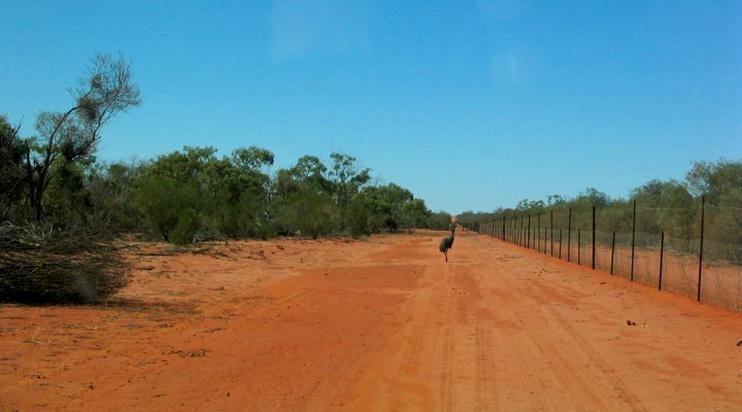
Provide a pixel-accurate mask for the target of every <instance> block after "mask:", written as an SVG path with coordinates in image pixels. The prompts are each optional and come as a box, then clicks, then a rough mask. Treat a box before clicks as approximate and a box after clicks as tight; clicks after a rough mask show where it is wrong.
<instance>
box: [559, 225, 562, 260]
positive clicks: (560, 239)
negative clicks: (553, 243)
mask: <svg viewBox="0 0 742 412" xmlns="http://www.w3.org/2000/svg"><path fill="white" fill-rule="evenodd" d="M561 258H562V228H559V259H561Z"/></svg>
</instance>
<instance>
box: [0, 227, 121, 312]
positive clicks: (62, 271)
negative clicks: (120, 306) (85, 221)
mask: <svg viewBox="0 0 742 412" xmlns="http://www.w3.org/2000/svg"><path fill="white" fill-rule="evenodd" d="M128 273H129V271H128V264H127V263H126V261H125V260H124V259H123V257H122V256H121V254H120V251H119V250H118V248H116V247H115V246H113V245H112V243H111V242H110V239H107V238H106V237H105V236H104V235H103V234H102V233H96V232H93V231H90V230H65V231H58V230H55V229H54V228H50V227H42V226H36V225H26V226H15V225H12V224H10V223H7V222H6V223H3V224H0V301H5V302H23V303H89V302H96V301H100V300H102V299H104V298H105V297H107V296H110V295H111V294H113V293H115V292H116V291H117V290H118V289H120V288H121V287H123V286H124V285H126V283H127V282H128Z"/></svg>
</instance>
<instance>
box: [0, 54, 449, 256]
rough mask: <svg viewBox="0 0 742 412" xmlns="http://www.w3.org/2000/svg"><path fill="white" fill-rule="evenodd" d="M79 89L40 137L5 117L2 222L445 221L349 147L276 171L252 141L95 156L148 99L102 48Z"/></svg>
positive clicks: (196, 233) (391, 224)
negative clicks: (127, 157)
mask: <svg viewBox="0 0 742 412" xmlns="http://www.w3.org/2000/svg"><path fill="white" fill-rule="evenodd" d="M72 98H73V99H72V104H71V107H70V108H68V109H67V110H66V111H62V112H44V113H41V114H40V115H39V116H38V117H37V119H36V131H37V134H36V135H35V136H32V137H27V138H23V137H21V136H19V130H20V128H19V126H14V125H13V124H12V123H11V122H10V121H9V120H8V119H6V118H5V117H1V116H0V193H1V195H2V198H1V199H0V221H10V222H14V223H22V222H33V223H36V224H39V223H41V224H45V225H50V226H54V227H56V228H57V229H59V230H64V229H66V228H72V227H75V228H79V227H99V228H100V227H105V228H109V229H111V230H113V231H128V232H141V233H145V234H148V235H151V236H153V237H155V238H159V239H163V240H165V241H168V242H174V243H189V242H193V241H198V240H203V239H209V238H262V239H266V238H269V237H272V236H276V235H298V236H309V237H313V238H317V237H320V236H326V235H331V234H345V235H352V236H362V235H368V234H371V233H377V232H381V231H390V232H395V231H397V230H399V229H406V228H415V227H439V228H443V227H445V224H446V222H447V221H448V215H447V214H446V213H443V212H439V213H432V212H431V211H430V210H429V209H428V208H427V206H426V205H425V202H424V201H423V200H422V199H418V198H416V197H415V196H414V195H413V194H412V193H411V192H410V191H409V190H407V189H405V188H403V187H400V186H398V185H396V184H394V183H389V184H372V182H371V175H370V169H368V168H364V167H361V166H360V165H359V162H358V160H357V159H356V158H355V157H353V156H351V155H348V154H345V153H331V154H330V157H329V160H330V161H329V163H328V164H325V163H324V162H323V161H322V160H321V159H320V158H318V157H316V156H303V157H301V158H300V159H298V161H297V162H296V164H294V165H293V166H291V167H288V168H284V169H280V170H278V171H277V172H275V173H270V172H269V169H270V167H271V166H273V162H274V155H273V153H271V152H270V151H269V150H267V149H264V148H258V147H254V146H250V147H247V148H239V149H236V150H234V151H232V152H231V153H230V154H229V155H224V156H219V155H218V154H217V150H216V149H214V148H213V147H188V146H186V147H184V148H183V149H182V150H177V151H174V152H172V153H168V154H164V155H161V156H158V157H157V158H155V159H152V160H148V161H140V162H128V163H127V162H117V163H112V164H105V163H101V162H97V161H96V158H95V146H96V144H97V143H98V142H99V141H100V139H101V136H102V130H103V128H104V127H105V125H106V124H107V123H109V121H110V120H111V119H112V118H113V117H115V116H116V115H118V114H119V113H122V112H125V111H127V110H129V109H131V108H134V107H136V106H138V105H139V104H140V103H141V98H140V92H139V89H138V88H137V87H136V86H135V85H134V83H133V76H132V69H131V64H130V63H129V62H127V61H126V60H124V59H123V58H122V57H118V58H116V57H113V56H110V55H100V56H96V57H95V58H94V59H93V61H92V65H91V68H90V70H89V72H88V73H87V74H86V76H85V77H84V78H83V79H82V80H81V81H80V82H79V86H78V87H77V88H76V89H74V91H73V93H72Z"/></svg>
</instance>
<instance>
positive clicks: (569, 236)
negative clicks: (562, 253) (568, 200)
mask: <svg viewBox="0 0 742 412" xmlns="http://www.w3.org/2000/svg"><path fill="white" fill-rule="evenodd" d="M571 257H572V208H571V207H570V208H569V215H568V217H567V262H570V258H571Z"/></svg>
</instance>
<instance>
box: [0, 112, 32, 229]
mask: <svg viewBox="0 0 742 412" xmlns="http://www.w3.org/2000/svg"><path fill="white" fill-rule="evenodd" d="M19 128H20V126H17V127H12V126H11V125H10V123H9V122H8V120H7V119H6V118H5V117H4V116H0V196H1V197H0V220H7V219H8V214H9V213H10V208H11V206H12V204H13V203H14V202H15V201H16V200H18V198H20V196H21V190H22V188H23V183H24V182H25V181H26V178H27V174H26V173H25V169H24V168H23V160H24V158H25V153H26V152H25V150H26V149H25V144H24V142H23V141H21V140H20V139H19V138H18V130H19Z"/></svg>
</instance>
